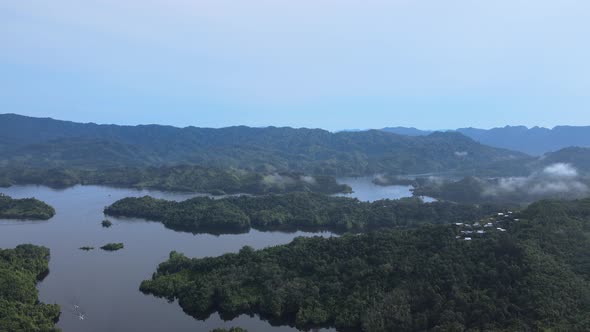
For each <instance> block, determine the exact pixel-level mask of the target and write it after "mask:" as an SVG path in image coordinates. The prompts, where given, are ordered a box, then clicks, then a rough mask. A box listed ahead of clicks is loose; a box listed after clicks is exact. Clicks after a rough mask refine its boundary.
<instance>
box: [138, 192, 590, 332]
mask: <svg viewBox="0 0 590 332" xmlns="http://www.w3.org/2000/svg"><path fill="white" fill-rule="evenodd" d="M503 215H504V214H500V213H499V214H496V215H495V216H496V217H494V216H490V218H492V219H498V217H501V216H503ZM516 219H518V220H516ZM502 229H504V230H505V231H500V230H497V231H495V232H492V231H489V232H487V233H485V234H482V235H481V236H478V237H475V236H474V237H473V239H471V238H470V241H467V239H466V238H462V237H461V236H460V234H461V231H462V228H461V226H460V223H457V224H453V225H434V226H432V225H428V226H421V227H418V228H415V229H404V230H399V229H398V230H381V231H378V232H369V233H364V234H357V235H355V234H347V235H344V236H342V237H331V238H322V237H313V238H303V237H299V238H296V239H295V240H294V241H293V242H291V243H290V244H287V245H281V246H275V247H269V248H266V249H262V250H253V249H252V248H251V247H244V248H243V249H241V250H240V251H239V252H238V253H231V254H225V255H222V256H219V257H214V258H211V257H210V258H200V259H190V258H187V257H185V256H184V255H182V254H180V253H177V252H172V253H170V257H169V260H168V261H166V262H164V263H162V264H160V266H159V267H158V269H157V272H156V273H155V274H154V275H153V277H152V279H151V280H146V281H143V282H142V283H141V286H140V289H141V291H142V292H144V293H147V294H153V295H155V296H159V297H163V298H166V299H168V300H175V299H177V300H178V303H179V304H180V306H182V308H183V310H184V311H185V312H187V313H189V314H191V315H193V316H194V317H196V318H199V319H205V318H207V317H208V316H209V315H210V314H211V313H213V312H215V311H219V312H220V313H221V314H222V315H224V317H228V318H231V317H236V316H238V315H240V314H244V313H249V314H260V315H261V316H263V317H267V318H269V319H272V320H275V321H280V322H281V323H283V324H294V325H295V326H297V327H298V328H304V329H306V328H313V327H337V328H339V329H352V330H363V331H372V332H385V331H426V330H433V331H434V330H436V331H464V330H472V331H530V330H547V331H549V330H555V331H585V330H588V328H589V327H590V301H589V300H590V264H588V262H590V199H585V200H579V201H567V202H566V201H541V202H538V203H535V204H533V205H531V206H530V207H529V208H527V209H526V210H524V211H522V212H520V213H519V218H514V219H513V220H512V221H511V222H509V223H507V224H506V225H504V228H502Z"/></svg>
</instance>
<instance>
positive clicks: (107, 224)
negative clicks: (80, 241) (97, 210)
mask: <svg viewBox="0 0 590 332" xmlns="http://www.w3.org/2000/svg"><path fill="white" fill-rule="evenodd" d="M100 224H101V225H102V227H104V228H109V227H111V226H113V223H112V222H111V221H110V220H108V219H105V220H103V221H102V222H101V223H100Z"/></svg>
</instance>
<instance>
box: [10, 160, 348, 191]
mask: <svg viewBox="0 0 590 332" xmlns="http://www.w3.org/2000/svg"><path fill="white" fill-rule="evenodd" d="M14 184H41V185H46V186H49V187H53V188H64V187H69V186H73V185H76V184H84V185H107V186H121V187H130V188H151V189H158V190H167V191H190V192H205V193H211V194H237V193H246V194H256V195H260V194H268V193H284V192H290V191H313V192H320V193H325V194H335V193H347V192H350V191H351V189H350V187H349V186H347V185H344V184H339V183H338V182H337V181H336V179H335V178H333V177H331V176H326V175H319V176H310V175H306V174H303V173H296V172H284V173H261V172H253V171H245V170H238V169H232V168H228V169H219V168H211V167H200V166H196V165H182V166H162V167H118V168H103V169H98V170H89V169H80V168H49V169H47V168H22V167H5V168H0V186H5V187H7V186H11V185H14Z"/></svg>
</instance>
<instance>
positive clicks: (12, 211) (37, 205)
mask: <svg viewBox="0 0 590 332" xmlns="http://www.w3.org/2000/svg"><path fill="white" fill-rule="evenodd" d="M54 215H55V209H54V208H53V207H51V206H50V205H48V204H47V203H45V202H43V201H40V200H38V199H35V198H23V199H14V198H12V197H10V196H7V195H4V194H0V219H21V220H48V219H51V218H52V217H53V216H54Z"/></svg>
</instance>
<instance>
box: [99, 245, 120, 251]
mask: <svg viewBox="0 0 590 332" xmlns="http://www.w3.org/2000/svg"><path fill="white" fill-rule="evenodd" d="M124 247H125V246H124V245H123V243H107V244H105V245H104V246H102V247H100V249H102V250H105V251H117V250H121V249H123V248H124Z"/></svg>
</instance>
